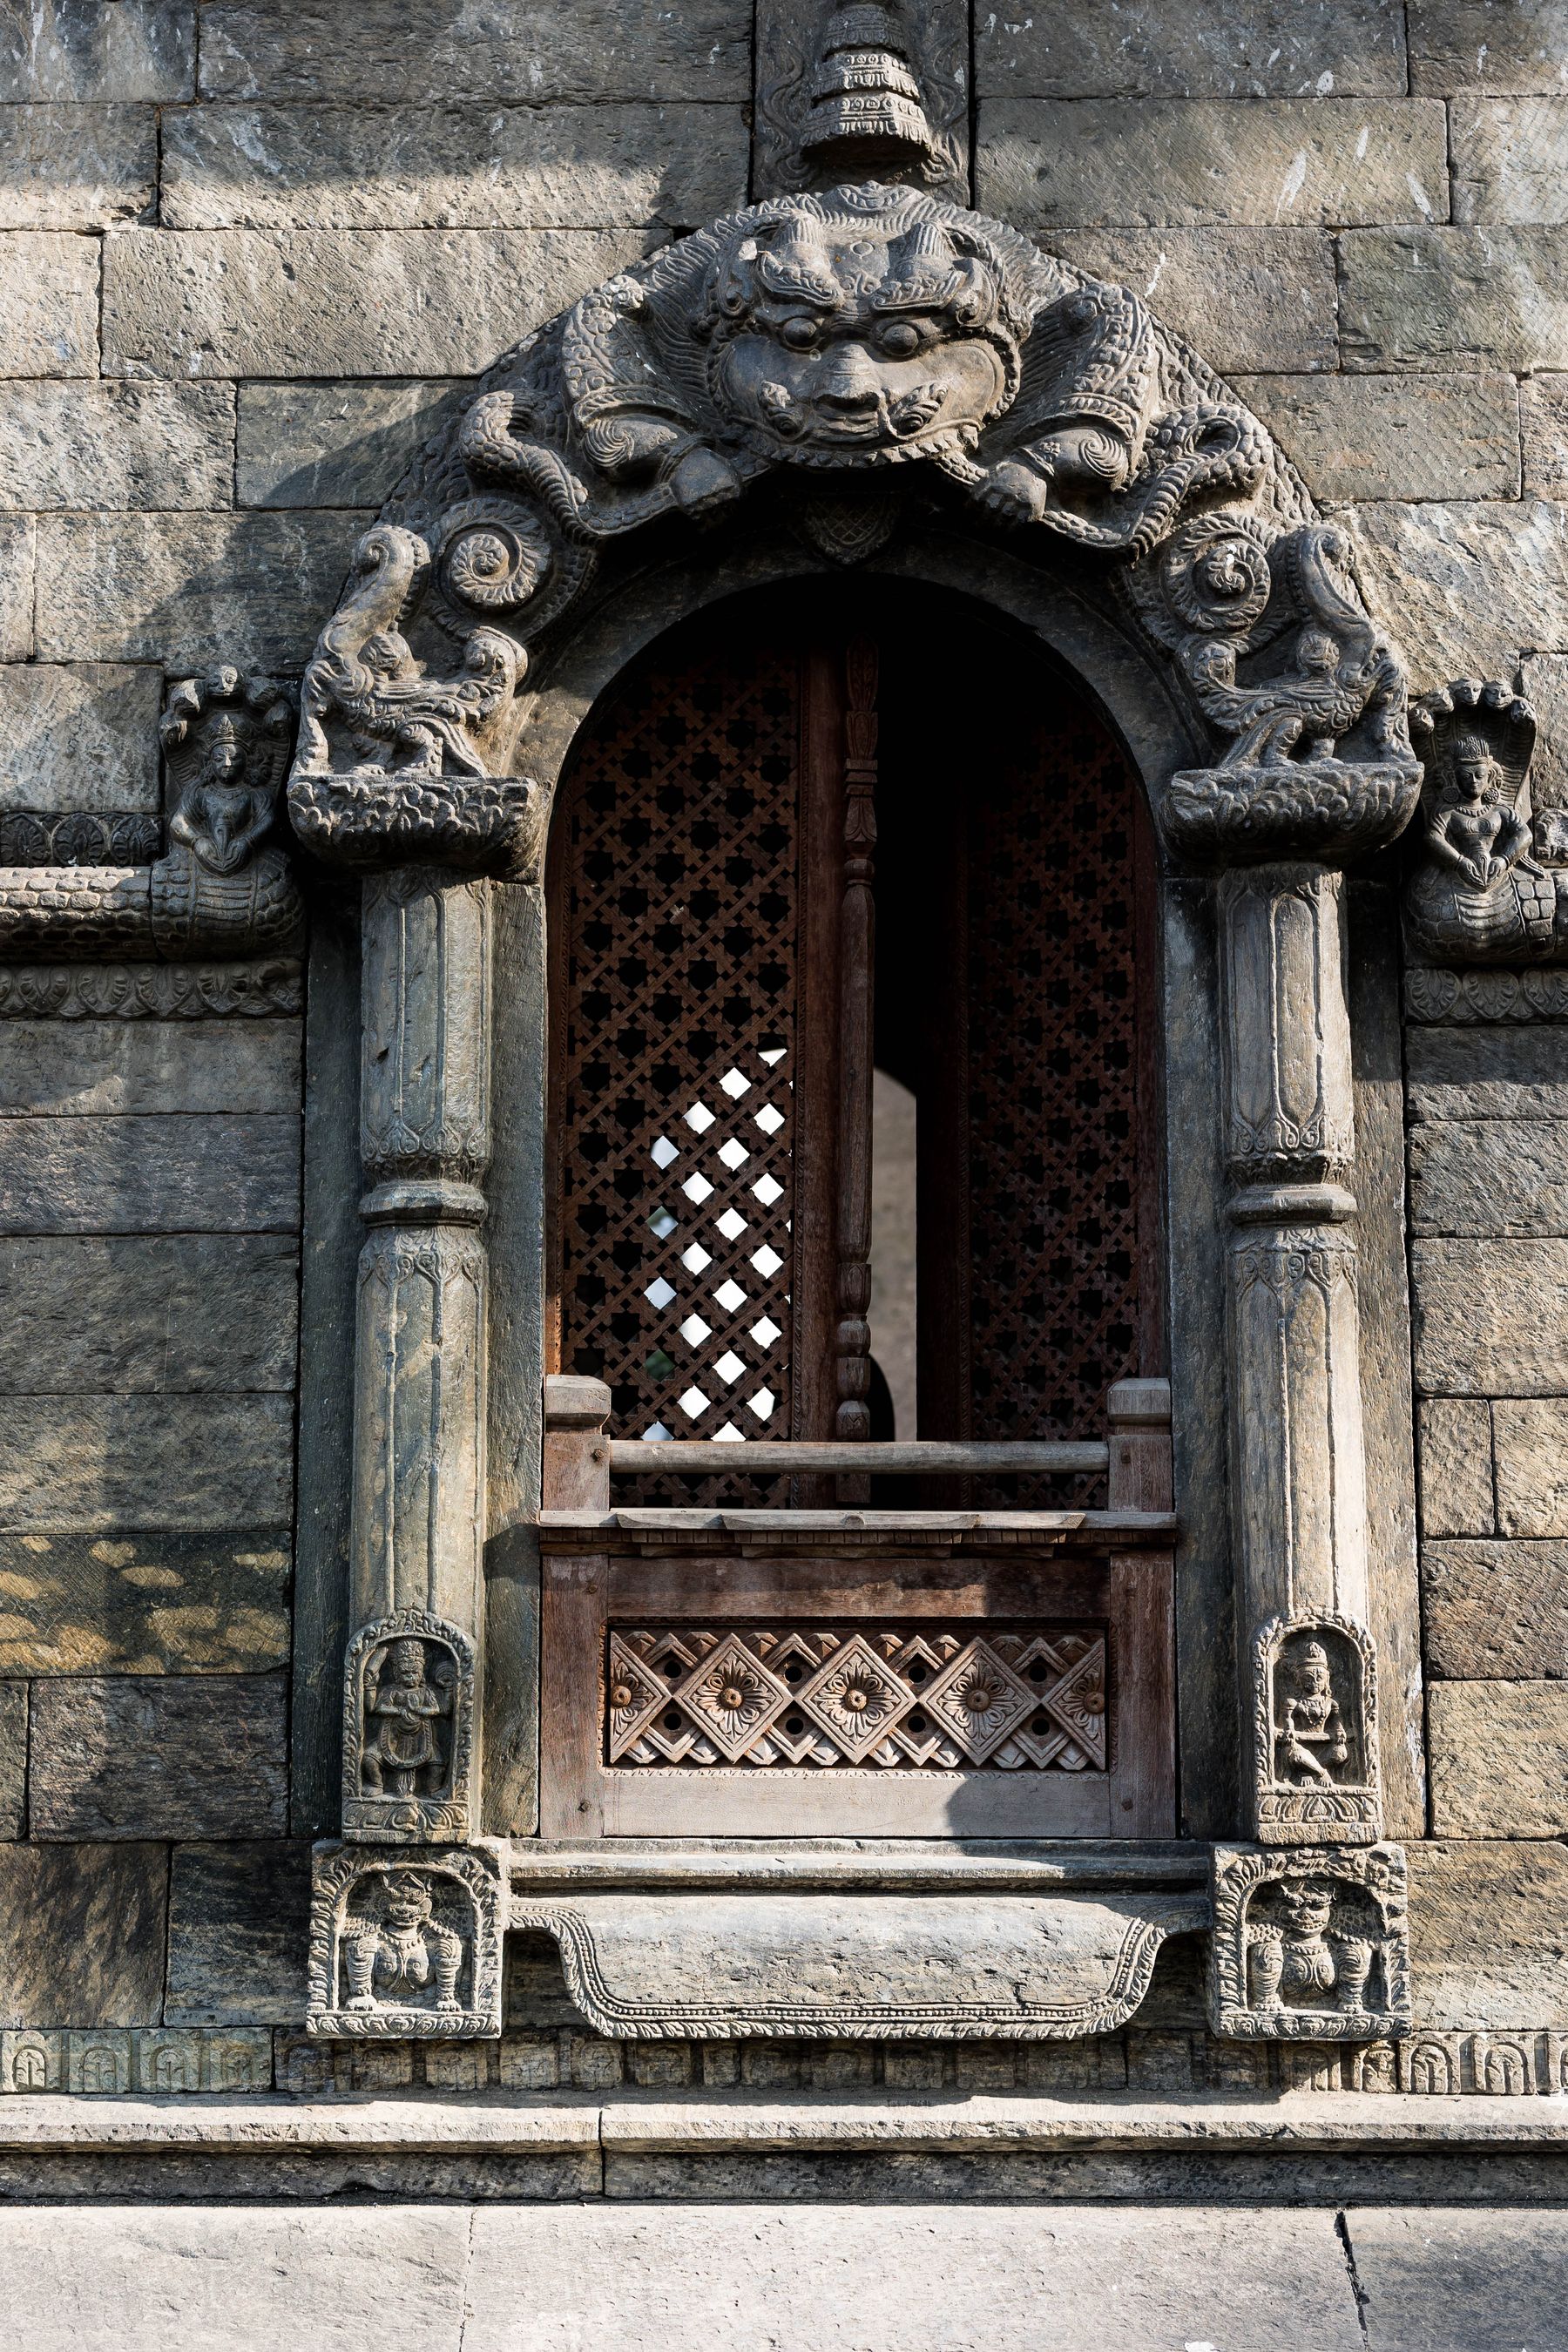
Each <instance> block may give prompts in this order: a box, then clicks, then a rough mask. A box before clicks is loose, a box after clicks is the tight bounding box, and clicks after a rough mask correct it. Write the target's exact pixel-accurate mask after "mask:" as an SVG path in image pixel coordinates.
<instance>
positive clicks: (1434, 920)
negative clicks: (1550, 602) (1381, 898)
mask: <svg viewBox="0 0 1568 2352" xmlns="http://www.w3.org/2000/svg"><path fill="white" fill-rule="evenodd" d="M1410 718H1411V726H1412V728H1413V730H1414V731H1415V737H1416V740H1417V742H1418V744H1419V746H1420V748H1421V750H1422V752H1423V755H1424V757H1425V759H1426V785H1425V788H1424V790H1423V793H1422V796H1421V813H1422V824H1421V830H1420V839H1419V847H1418V851H1417V856H1416V862H1415V866H1414V869H1413V871H1412V873H1411V876H1410V879H1409V881H1408V883H1407V885H1406V887H1405V934H1406V937H1407V939H1408V940H1409V942H1410V946H1411V948H1412V950H1413V951H1414V952H1415V954H1416V955H1419V956H1422V957H1424V958H1427V959H1430V960H1433V961H1436V962H1438V963H1454V964H1459V965H1465V964H1481V965H1486V964H1517V965H1527V964H1551V963H1563V962H1568V810H1565V809H1561V808H1543V809H1535V808H1533V807H1532V805H1531V788H1530V769H1531V759H1532V757H1533V754H1534V750H1535V714H1534V712H1533V711H1532V710H1531V707H1530V705H1529V703H1528V702H1525V701H1524V700H1522V699H1521V697H1519V696H1518V695H1516V694H1514V693H1513V691H1512V689H1511V688H1509V687H1507V686H1504V685H1502V684H1500V682H1499V681H1498V680H1497V679H1495V678H1493V679H1489V680H1487V681H1485V682H1482V681H1481V680H1479V679H1476V678H1467V677H1462V678H1456V679H1455V680H1454V682H1453V684H1452V685H1450V686H1447V687H1444V688H1441V689H1440V690H1439V691H1438V692H1437V693H1436V694H1429V695H1426V696H1424V697H1423V698H1422V699H1421V701H1419V702H1418V703H1416V704H1415V705H1414V707H1413V708H1412V710H1411V714H1410Z"/></svg>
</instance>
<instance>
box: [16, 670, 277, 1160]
mask: <svg viewBox="0 0 1568 2352" xmlns="http://www.w3.org/2000/svg"><path fill="white" fill-rule="evenodd" d="M143 675H146V673H143V672H142V671H134V672H132V676H134V677H142V676H143ZM4 676H5V672H3V671H0V678H3V677H4ZM300 1030H301V1024H300V1022H298V1021H289V1020H278V1021H50V1020H38V1021H8V1022H7V1023H6V1024H5V1060H4V1064H3V1066H0V1118H37V1117H38V1116H39V1114H40V1113H52V1114H53V1115H54V1116H56V1117H58V1118H89V1117H92V1116H93V1115H95V1114H96V1115H102V1114H104V1113H110V1114H121V1113H126V1112H148V1113H159V1112H172V1111H183V1112H184V1113H186V1114H189V1113H192V1112H195V1111H206V1112H215V1111H236V1112H257V1111H279V1112H283V1111H292V1110H297V1109H298V1107H299V1102H300Z"/></svg>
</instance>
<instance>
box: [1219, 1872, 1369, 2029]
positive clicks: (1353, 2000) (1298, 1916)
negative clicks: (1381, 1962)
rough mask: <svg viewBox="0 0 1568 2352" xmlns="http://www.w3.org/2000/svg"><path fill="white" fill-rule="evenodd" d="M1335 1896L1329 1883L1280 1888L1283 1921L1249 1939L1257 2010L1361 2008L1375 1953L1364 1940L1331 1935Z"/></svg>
mask: <svg viewBox="0 0 1568 2352" xmlns="http://www.w3.org/2000/svg"><path fill="white" fill-rule="evenodd" d="M1334 1895H1335V1889H1334V1885H1333V1881H1332V1880H1331V1879H1327V1878H1304V1879H1296V1880H1290V1879H1287V1880H1286V1881H1285V1882H1284V1883H1283V1884H1282V1885H1280V1887H1279V1898H1278V1899H1279V1908H1280V1910H1281V1911H1282V1912H1283V1913H1284V1919H1283V1921H1282V1922H1281V1923H1279V1924H1275V1923H1269V1924H1268V1925H1265V1926H1261V1927H1253V1928H1251V1929H1250V1930H1249V1932H1248V1936H1247V1960H1248V1974H1249V1977H1250V1979H1251V1991H1252V2000H1253V2005H1254V2007H1255V2008H1258V2009H1260V2010H1264V2011H1268V2010H1277V2009H1323V2008H1327V2007H1329V2006H1331V2005H1336V2006H1338V2007H1339V2008H1341V2009H1359V2008H1360V2006H1361V2003H1362V2000H1363V1996H1364V1994H1365V1990H1366V1981H1367V1978H1368V1977H1369V1975H1370V1974H1371V1972H1372V1961H1373V1948H1372V1945H1371V1943H1370V1942H1369V1941H1368V1940H1367V1939H1366V1938H1365V1937H1360V1936H1345V1935H1333V1934H1331V1932H1330V1929H1331V1921H1332V1919H1333V1914H1334Z"/></svg>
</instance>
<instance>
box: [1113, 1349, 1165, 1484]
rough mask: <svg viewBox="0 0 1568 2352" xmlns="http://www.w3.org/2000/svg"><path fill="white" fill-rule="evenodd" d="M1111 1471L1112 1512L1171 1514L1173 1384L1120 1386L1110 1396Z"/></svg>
mask: <svg viewBox="0 0 1568 2352" xmlns="http://www.w3.org/2000/svg"><path fill="white" fill-rule="evenodd" d="M1105 1412H1106V1419H1107V1421H1108V1422H1109V1423H1110V1479H1109V1485H1108V1491H1107V1494H1106V1501H1107V1502H1108V1503H1109V1504H1110V1508H1111V1509H1112V1510H1113V1511H1168V1510H1169V1509H1170V1508H1171V1502H1172V1493H1173V1488H1172V1480H1171V1383H1170V1381H1115V1382H1114V1383H1113V1384H1112V1386H1111V1387H1110V1390H1109V1391H1107V1394H1106V1400H1105Z"/></svg>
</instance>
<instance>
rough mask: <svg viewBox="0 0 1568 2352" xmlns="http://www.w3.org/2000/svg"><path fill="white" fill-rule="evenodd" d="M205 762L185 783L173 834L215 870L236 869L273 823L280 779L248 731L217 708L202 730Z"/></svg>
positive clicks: (232, 871)
mask: <svg viewBox="0 0 1568 2352" xmlns="http://www.w3.org/2000/svg"><path fill="white" fill-rule="evenodd" d="M200 740H201V763H200V765H199V766H198V768H197V769H196V772H195V775H193V776H192V777H190V778H189V780H188V781H187V782H186V783H185V784H184V787H183V789H182V791H181V793H180V796H179V799H178V801H177V802H176V803H175V804H174V814H173V815H172V816H171V817H170V819H169V837H170V839H171V840H172V841H183V842H184V843H185V845H187V847H188V848H189V849H190V851H191V853H192V855H193V856H195V857H197V858H199V859H200V861H201V863H202V864H203V865H204V866H205V867H206V868H207V869H208V871H209V872H210V873H213V874H235V873H237V872H238V870H239V868H240V867H241V866H243V865H244V864H245V861H246V859H247V857H248V856H250V853H251V851H252V850H253V849H254V848H255V847H256V845H257V843H258V841H259V840H260V839H261V836H262V835H263V834H264V833H266V832H267V831H268V828H269V827H270V825H271V824H272V819H273V815H274V814H275V812H276V808H277V801H278V778H277V776H276V774H275V773H271V772H268V769H269V768H270V764H271V763H270V762H268V769H264V768H262V767H261V766H260V765H259V764H258V761H257V760H256V757H255V754H254V751H253V749H252V745H251V742H250V740H249V730H247V728H246V727H244V726H243V725H242V724H241V722H240V720H239V719H238V718H237V716H236V714H235V712H234V711H232V710H219V711H218V712H217V713H216V716H215V717H214V718H213V719H212V720H211V722H210V723H209V724H208V725H207V726H206V727H205V729H204V730H202V736H201V739H200Z"/></svg>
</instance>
